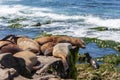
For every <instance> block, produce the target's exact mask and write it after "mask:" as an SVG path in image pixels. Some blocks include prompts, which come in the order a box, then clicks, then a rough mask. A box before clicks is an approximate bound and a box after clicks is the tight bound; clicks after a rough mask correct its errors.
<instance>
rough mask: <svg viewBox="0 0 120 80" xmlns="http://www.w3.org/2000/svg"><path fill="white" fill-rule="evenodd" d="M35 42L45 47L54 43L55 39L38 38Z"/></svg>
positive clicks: (47, 37)
mask: <svg viewBox="0 0 120 80" xmlns="http://www.w3.org/2000/svg"><path fill="white" fill-rule="evenodd" d="M34 40H35V41H36V42H38V43H39V44H40V45H43V44H45V43H47V42H52V41H53V38H52V37H51V36H45V37H40V38H36V39H34Z"/></svg>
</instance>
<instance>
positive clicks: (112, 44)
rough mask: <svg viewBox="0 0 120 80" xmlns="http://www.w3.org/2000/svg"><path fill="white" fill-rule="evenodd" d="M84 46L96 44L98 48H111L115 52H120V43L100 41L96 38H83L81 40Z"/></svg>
mask: <svg viewBox="0 0 120 80" xmlns="http://www.w3.org/2000/svg"><path fill="white" fill-rule="evenodd" d="M83 40H84V41H85V43H86V44H88V43H96V44H97V45H98V46H99V47H100V48H112V49H115V50H116V51H118V52H120V43H119V42H115V41H112V40H100V39H97V38H88V37H85V38H83Z"/></svg>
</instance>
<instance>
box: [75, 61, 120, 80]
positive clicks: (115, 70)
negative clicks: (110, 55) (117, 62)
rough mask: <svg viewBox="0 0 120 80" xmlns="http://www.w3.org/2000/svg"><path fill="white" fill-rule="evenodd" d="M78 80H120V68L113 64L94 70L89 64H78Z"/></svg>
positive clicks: (102, 65) (103, 65)
mask: <svg viewBox="0 0 120 80" xmlns="http://www.w3.org/2000/svg"><path fill="white" fill-rule="evenodd" d="M76 66H77V71H78V72H77V79H78V80H119V79H120V72H119V70H120V67H115V66H114V65H112V64H108V63H105V64H101V65H100V68H99V69H96V70H94V69H92V68H91V67H90V66H89V64H77V65H76Z"/></svg>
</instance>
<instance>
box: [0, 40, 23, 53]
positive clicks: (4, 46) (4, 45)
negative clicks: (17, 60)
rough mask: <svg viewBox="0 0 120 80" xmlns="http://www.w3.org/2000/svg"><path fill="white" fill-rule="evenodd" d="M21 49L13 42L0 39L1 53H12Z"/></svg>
mask: <svg viewBox="0 0 120 80" xmlns="http://www.w3.org/2000/svg"><path fill="white" fill-rule="evenodd" d="M19 51H21V49H20V48H19V47H18V46H17V45H16V44H14V43H12V42H10V41H0V52H1V53H9V52H10V53H12V54H15V53H16V52H19Z"/></svg>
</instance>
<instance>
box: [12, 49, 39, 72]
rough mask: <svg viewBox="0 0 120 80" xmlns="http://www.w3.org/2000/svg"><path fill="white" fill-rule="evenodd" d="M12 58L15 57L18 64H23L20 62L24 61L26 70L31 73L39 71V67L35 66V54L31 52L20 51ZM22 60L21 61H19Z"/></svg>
mask: <svg viewBox="0 0 120 80" xmlns="http://www.w3.org/2000/svg"><path fill="white" fill-rule="evenodd" d="M13 56H14V57H16V58H17V59H18V61H19V62H20V64H23V63H22V62H23V61H22V60H24V62H25V65H26V68H27V69H28V70H29V71H30V72H31V71H33V70H37V69H40V67H41V66H40V65H39V66H35V65H36V64H37V62H38V61H37V56H36V54H34V53H33V52H31V51H28V50H26V51H21V52H18V53H16V54H14V55H13ZM21 59H22V60H21Z"/></svg>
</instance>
